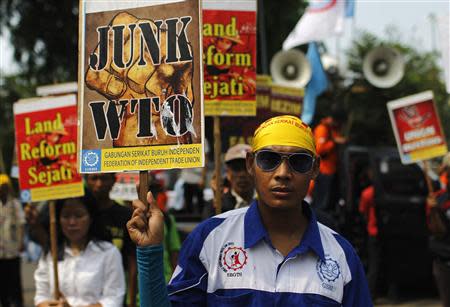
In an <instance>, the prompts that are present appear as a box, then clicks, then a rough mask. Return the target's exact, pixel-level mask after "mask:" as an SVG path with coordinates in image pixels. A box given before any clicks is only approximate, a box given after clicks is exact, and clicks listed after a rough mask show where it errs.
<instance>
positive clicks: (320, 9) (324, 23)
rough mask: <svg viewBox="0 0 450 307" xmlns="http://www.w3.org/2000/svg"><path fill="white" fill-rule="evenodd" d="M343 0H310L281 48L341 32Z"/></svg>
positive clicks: (318, 39) (342, 26)
mask: <svg viewBox="0 0 450 307" xmlns="http://www.w3.org/2000/svg"><path fill="white" fill-rule="evenodd" d="M344 19H345V1H344V0H312V1H311V2H310V4H309V6H308V8H307V9H306V11H305V13H304V14H303V16H302V18H300V20H299V21H298V23H297V25H296V26H295V28H294V30H292V32H291V33H290V34H289V36H288V37H287V38H286V40H285V41H284V43H283V49H284V50H287V49H291V48H293V47H295V46H298V45H301V44H304V43H308V42H312V41H320V40H323V39H325V38H328V37H330V36H332V35H336V34H341V33H342V31H343V29H344Z"/></svg>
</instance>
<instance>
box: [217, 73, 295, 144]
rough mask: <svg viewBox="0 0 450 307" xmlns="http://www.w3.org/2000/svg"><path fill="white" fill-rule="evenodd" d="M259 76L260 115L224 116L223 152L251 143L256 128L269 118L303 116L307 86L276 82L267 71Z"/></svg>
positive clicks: (258, 111) (257, 94)
mask: <svg viewBox="0 0 450 307" xmlns="http://www.w3.org/2000/svg"><path fill="white" fill-rule="evenodd" d="M257 80H258V81H257V89H256V101H257V114H256V117H223V118H222V119H221V130H222V151H223V152H225V151H226V150H227V149H228V148H229V147H231V146H233V145H236V144H238V143H246V144H251V143H252V139H253V133H254V131H255V129H256V128H257V127H258V126H259V125H260V124H261V123H262V122H263V121H265V120H266V119H269V118H271V117H273V116H278V115H294V116H297V117H299V116H301V112H302V104H303V96H304V91H303V89H299V88H292V87H285V86H280V85H275V84H273V83H272V81H271V78H270V77H269V76H265V75H258V78H257Z"/></svg>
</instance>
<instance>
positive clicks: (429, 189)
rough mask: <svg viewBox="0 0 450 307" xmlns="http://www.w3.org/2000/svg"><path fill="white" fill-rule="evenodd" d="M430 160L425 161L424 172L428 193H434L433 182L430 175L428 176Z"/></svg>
mask: <svg viewBox="0 0 450 307" xmlns="http://www.w3.org/2000/svg"><path fill="white" fill-rule="evenodd" d="M428 169H429V166H428V161H423V174H424V175H425V181H426V182H427V187H428V194H431V193H433V183H432V182H431V178H430V176H428Z"/></svg>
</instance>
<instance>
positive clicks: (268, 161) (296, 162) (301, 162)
mask: <svg viewBox="0 0 450 307" xmlns="http://www.w3.org/2000/svg"><path fill="white" fill-rule="evenodd" d="M255 159H256V165H258V167H259V168H260V169H262V170H263V171H264V172H271V171H274V170H275V169H277V167H278V166H280V164H281V162H282V161H283V160H284V159H286V160H287V161H288V164H289V167H290V168H291V169H292V170H293V171H295V172H297V173H301V174H304V173H307V172H309V171H310V170H311V169H312V167H313V164H314V160H315V159H314V157H313V156H311V155H310V154H308V153H305V152H296V153H282V152H276V151H271V150H260V151H258V152H256V155H255Z"/></svg>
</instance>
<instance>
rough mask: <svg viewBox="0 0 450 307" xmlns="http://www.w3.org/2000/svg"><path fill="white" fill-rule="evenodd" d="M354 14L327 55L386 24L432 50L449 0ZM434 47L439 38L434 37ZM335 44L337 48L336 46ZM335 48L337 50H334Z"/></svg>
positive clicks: (7, 66) (377, 0)
mask: <svg viewBox="0 0 450 307" xmlns="http://www.w3.org/2000/svg"><path fill="white" fill-rule="evenodd" d="M355 1H356V7H355V17H354V20H349V21H348V22H347V24H346V31H345V33H344V35H342V36H341V37H340V38H339V39H338V42H336V41H337V39H336V38H330V39H327V40H326V41H325V43H326V45H327V47H328V49H329V52H330V55H332V56H334V57H336V58H338V59H339V60H340V61H341V62H343V60H344V51H345V49H346V48H348V47H349V46H350V44H351V40H352V38H356V37H357V33H358V30H367V31H369V32H372V33H374V34H375V35H377V36H379V37H386V27H387V26H395V27H396V28H397V29H398V30H399V33H400V35H401V38H402V42H404V43H408V44H413V45H415V46H416V47H417V48H418V49H419V50H423V51H430V50H432V46H433V40H432V33H433V32H432V26H431V22H430V14H435V15H436V16H440V15H443V14H446V15H447V16H448V15H449V14H450V0H403V1H402V0H397V1H392V0H355ZM435 45H436V48H439V41H438V39H437V36H436V41H435ZM8 46H9V43H8V42H7V40H6V39H5V37H1V38H0V71H3V73H6V74H9V73H13V72H14V71H16V70H17V65H14V64H13V63H12V62H13V61H12V50H11V48H9V47H8ZM337 46H339V48H337ZM338 50H339V52H338Z"/></svg>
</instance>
